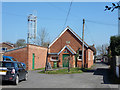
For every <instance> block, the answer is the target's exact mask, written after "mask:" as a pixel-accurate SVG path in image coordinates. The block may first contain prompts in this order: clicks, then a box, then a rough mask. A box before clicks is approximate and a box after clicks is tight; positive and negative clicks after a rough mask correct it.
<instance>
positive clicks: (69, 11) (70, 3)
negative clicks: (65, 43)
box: [63, 0, 73, 28]
mask: <svg viewBox="0 0 120 90" xmlns="http://www.w3.org/2000/svg"><path fill="white" fill-rule="evenodd" d="M72 1H73V0H72ZM72 1H71V3H70V7H69V10H68V13H67V17H66V19H65V23H64V25H63V28H64V27H65V25H66V23H67V20H68V16H69V14H70V10H71V6H72Z"/></svg>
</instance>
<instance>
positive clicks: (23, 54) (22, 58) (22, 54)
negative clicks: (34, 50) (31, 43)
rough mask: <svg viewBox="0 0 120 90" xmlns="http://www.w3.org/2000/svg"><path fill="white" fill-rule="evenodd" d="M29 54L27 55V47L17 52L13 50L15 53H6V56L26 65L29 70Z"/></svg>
mask: <svg viewBox="0 0 120 90" xmlns="http://www.w3.org/2000/svg"><path fill="white" fill-rule="evenodd" d="M27 54H28V53H27V47H25V48H21V49H16V50H13V51H9V52H6V53H5V54H4V55H5V56H11V57H14V58H15V59H16V60H17V61H19V62H23V63H25V64H26V67H27V69H28V58H27Z"/></svg>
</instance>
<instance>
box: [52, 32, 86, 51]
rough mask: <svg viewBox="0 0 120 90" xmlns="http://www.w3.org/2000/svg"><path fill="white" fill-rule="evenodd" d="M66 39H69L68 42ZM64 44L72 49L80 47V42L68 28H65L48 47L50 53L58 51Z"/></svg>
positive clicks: (75, 49)
mask: <svg viewBox="0 0 120 90" xmlns="http://www.w3.org/2000/svg"><path fill="white" fill-rule="evenodd" d="M66 41H70V43H69V44H67V43H66ZM65 45H70V46H71V48H72V49H74V51H77V50H78V49H79V48H82V43H81V42H80V41H79V40H78V39H77V38H76V37H75V36H74V35H73V34H72V33H71V32H70V31H69V30H67V31H66V32H64V34H62V36H61V37H59V38H58V39H57V41H56V42H55V43H54V44H53V45H52V46H51V47H50V53H58V52H59V51H60V50H61V49H62V48H63V47H64V46H65ZM85 49H86V47H85Z"/></svg>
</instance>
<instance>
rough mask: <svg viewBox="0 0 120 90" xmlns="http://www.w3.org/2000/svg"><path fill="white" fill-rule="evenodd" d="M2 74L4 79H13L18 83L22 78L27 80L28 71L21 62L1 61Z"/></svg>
mask: <svg viewBox="0 0 120 90" xmlns="http://www.w3.org/2000/svg"><path fill="white" fill-rule="evenodd" d="M0 76H2V81H12V82H13V83H14V84H15V85H17V84H18V83H19V81H20V80H25V81H26V80H27V78H28V71H27V70H26V69H25V68H24V66H23V65H22V63H21V62H18V61H0Z"/></svg>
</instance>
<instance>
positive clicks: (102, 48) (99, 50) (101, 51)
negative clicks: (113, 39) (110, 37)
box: [96, 44, 109, 55]
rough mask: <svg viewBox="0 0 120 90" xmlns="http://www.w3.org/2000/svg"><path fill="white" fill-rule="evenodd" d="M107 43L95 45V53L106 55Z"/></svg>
mask: <svg viewBox="0 0 120 90" xmlns="http://www.w3.org/2000/svg"><path fill="white" fill-rule="evenodd" d="M108 46H109V45H108V44H103V45H102V46H97V47H96V50H97V54H98V55H106V54H107V49H108Z"/></svg>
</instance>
